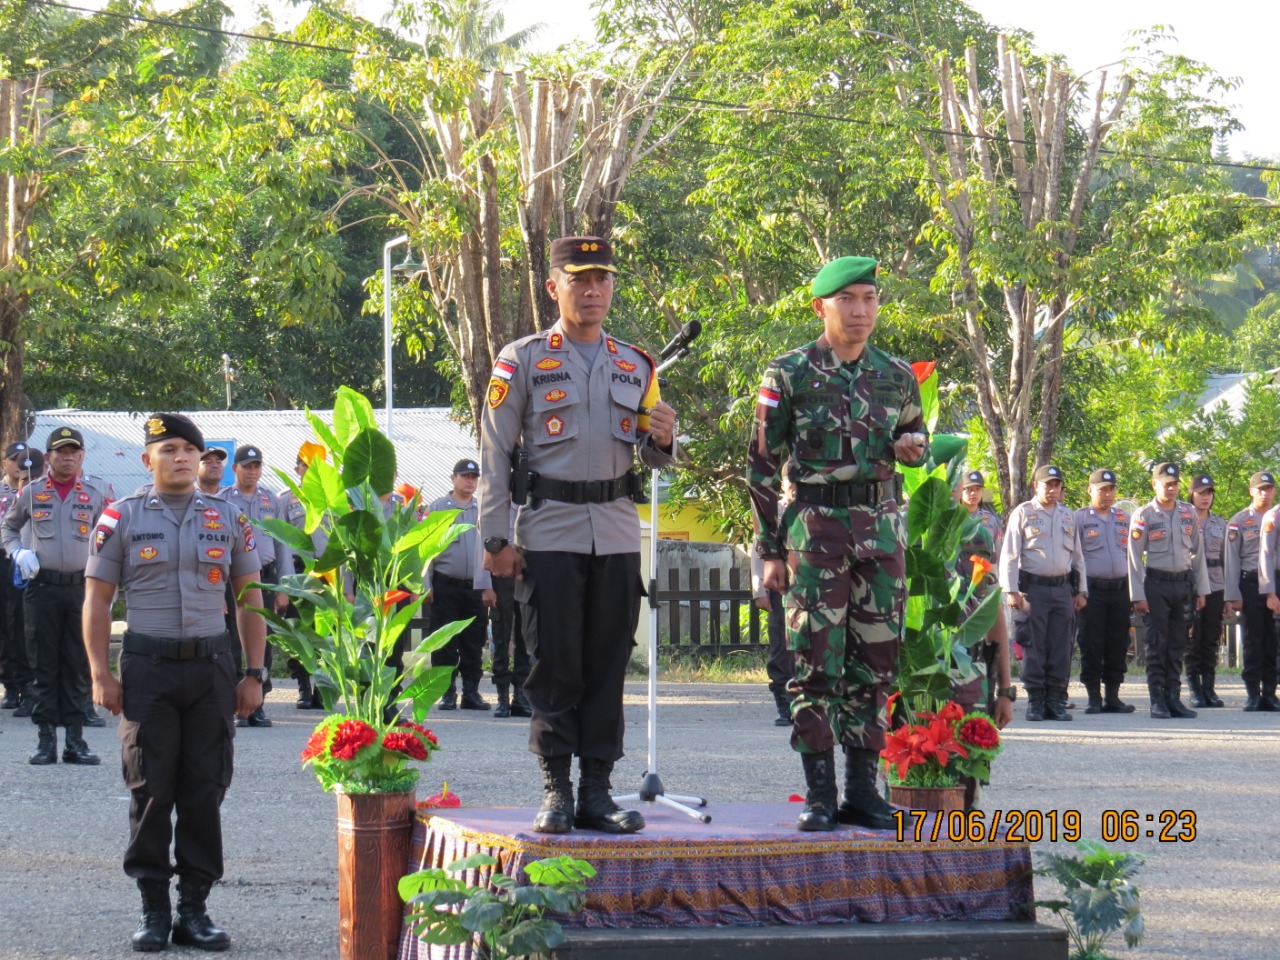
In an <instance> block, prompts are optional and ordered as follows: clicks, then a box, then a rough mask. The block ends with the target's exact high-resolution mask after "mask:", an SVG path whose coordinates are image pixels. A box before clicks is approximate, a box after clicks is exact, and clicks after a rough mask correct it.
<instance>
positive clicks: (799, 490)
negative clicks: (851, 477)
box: [796, 483, 892, 507]
mask: <svg viewBox="0 0 1280 960" xmlns="http://www.w3.org/2000/svg"><path fill="white" fill-rule="evenodd" d="M891 490H892V486H891V485H890V484H887V483H797V484H796V500H797V501H799V502H800V503H816V504H819V505H821V506H824V507H860V506H865V505H866V504H868V503H879V502H880V501H881V500H882V499H884V497H885V495H891V494H890V491H891Z"/></svg>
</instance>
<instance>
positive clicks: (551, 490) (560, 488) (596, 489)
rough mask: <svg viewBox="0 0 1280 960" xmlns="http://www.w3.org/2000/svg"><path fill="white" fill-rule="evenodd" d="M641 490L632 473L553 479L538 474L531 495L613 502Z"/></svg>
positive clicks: (564, 500)
mask: <svg viewBox="0 0 1280 960" xmlns="http://www.w3.org/2000/svg"><path fill="white" fill-rule="evenodd" d="M639 492H640V483H639V479H638V478H637V477H636V476H635V475H634V474H631V473H624V474H623V475H622V476H620V477H614V479H612V480H553V479H551V478H550V477H542V476H538V477H534V478H533V482H532V483H531V484H530V487H529V495H530V496H531V497H533V499H535V500H559V501H561V502H562V503H612V502H613V501H614V500H621V499H622V498H623V497H630V496H632V495H633V494H636V493H639Z"/></svg>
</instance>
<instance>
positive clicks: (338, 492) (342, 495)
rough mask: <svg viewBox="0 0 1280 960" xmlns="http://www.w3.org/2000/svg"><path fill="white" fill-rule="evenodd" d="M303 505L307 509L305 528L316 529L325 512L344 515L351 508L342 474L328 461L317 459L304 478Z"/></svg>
mask: <svg viewBox="0 0 1280 960" xmlns="http://www.w3.org/2000/svg"><path fill="white" fill-rule="evenodd" d="M302 505H303V506H304V507H306V509H307V519H306V526H305V528H304V529H305V530H306V531H307V533H312V532H314V531H315V529H316V527H318V526H320V521H321V520H323V519H324V515H325V513H333V514H335V515H337V516H339V517H340V516H342V515H343V514H345V513H347V512H348V511H349V510H350V509H351V505H350V503H349V502H348V501H347V488H346V486H345V485H344V484H343V482H342V475H341V474H340V473H338V471H337V470H335V469H334V468H333V466H332V465H331V464H329V463H328V462H327V461H324V460H320V459H318V458H317V459H316V460H314V461H313V462H312V464H311V466H310V467H308V468H307V475H306V476H305V477H303V478H302Z"/></svg>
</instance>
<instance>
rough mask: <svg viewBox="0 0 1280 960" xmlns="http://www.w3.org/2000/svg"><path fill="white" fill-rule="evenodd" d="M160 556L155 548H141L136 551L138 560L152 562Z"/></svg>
mask: <svg viewBox="0 0 1280 960" xmlns="http://www.w3.org/2000/svg"><path fill="white" fill-rule="evenodd" d="M159 555H160V551H159V550H157V549H156V548H155V547H143V548H142V549H141V550H139V551H138V559H139V560H154V559H155V558H156V557H158V556H159Z"/></svg>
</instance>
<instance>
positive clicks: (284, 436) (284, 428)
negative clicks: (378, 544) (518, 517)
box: [30, 407, 477, 500]
mask: <svg viewBox="0 0 1280 960" xmlns="http://www.w3.org/2000/svg"><path fill="white" fill-rule="evenodd" d="M312 412H313V413H315V414H317V415H318V416H319V417H320V419H321V420H323V421H325V422H326V423H332V422H333V411H332V410H314V411H312ZM187 416H189V417H190V418H191V419H192V420H194V421H195V422H196V424H197V425H198V426H199V427H200V429H201V431H202V432H203V433H204V437H205V443H206V444H208V445H217V446H221V447H224V448H226V449H228V450H234V449H235V448H236V447H237V446H240V445H242V444H246V443H252V444H254V445H255V446H259V447H261V448H262V452H263V453H264V454H265V455H266V459H265V461H264V462H263V466H264V467H265V468H266V469H265V470H263V473H262V483H263V485H264V486H266V487H270V488H271V489H272V490H276V491H279V490H283V489H284V484H282V483H281V482H280V480H279V478H278V477H276V475H275V473H274V471H273V470H272V469H271V468H272V467H278V468H279V469H281V470H284V471H287V472H289V473H290V475H292V472H293V464H294V460H295V458H296V455H297V452H298V448H299V447H300V446H302V444H303V443H304V442H305V441H308V440H311V441H314V440H315V439H316V438H315V437H314V436H313V434H312V431H311V425H310V424H309V423H308V422H307V418H306V414H305V413H304V412H303V411H301V410H200V411H189V412H187ZM146 418H147V414H145V413H127V412H119V411H113V412H98V411H89V410H74V409H72V410H41V411H39V412H37V413H36V417H35V428H34V429H33V431H32V434H31V438H30V439H31V442H32V443H33V444H34V445H35V446H36V447H38V448H39V449H41V450H43V449H44V448H45V440H46V439H47V438H48V436H49V433H50V431H52V430H53V429H54V428H55V427H62V426H70V427H75V428H76V429H77V430H79V431H80V432H81V433H83V434H84V442H85V459H84V469H85V472H86V473H91V474H96V475H97V476H100V477H103V478H104V479H106V480H109V481H110V482H111V484H112V485H113V486H114V487H115V491H116V495H117V496H125V495H127V494H130V493H132V492H133V491H134V490H136V489H137V488H138V487H140V486H142V485H143V484H146V483H149V482H150V475H149V474H148V473H147V471H146V470H145V469H144V468H143V466H142V450H143V442H142V440H143V423H144V422H145V421H146ZM378 423H379V427H381V424H382V417H381V415H379V417H378ZM392 434H393V435H392V437H391V439H392V442H394V443H395V445H396V461H397V465H398V467H399V477H400V479H401V480H403V481H407V482H409V483H412V484H413V485H414V486H418V487H421V488H422V490H423V495H424V496H425V497H426V498H427V499H428V500H431V499H434V498H436V497H438V496H441V495H443V494H444V493H447V492H448V491H449V489H450V487H451V486H452V482H451V480H450V473H451V471H452V469H453V465H454V464H455V463H457V462H458V461H459V460H461V459H462V458H463V457H475V456H476V450H477V444H476V439H475V437H474V436H473V435H472V433H471V430H470V427H469V426H468V425H467V424H466V423H460V422H459V421H457V420H455V419H454V418H453V413H452V411H451V410H450V409H448V408H447V407H426V408H416V409H397V410H395V412H394V417H393V420H392ZM233 480H234V478H233V477H232V475H231V464H230V460H228V462H227V471H226V480H225V482H226V483H231V482H233Z"/></svg>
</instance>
